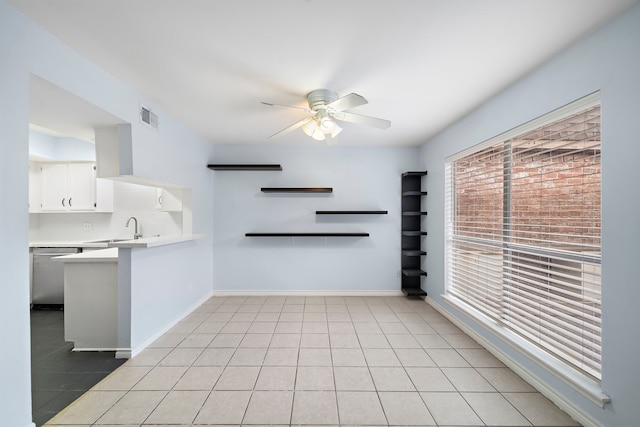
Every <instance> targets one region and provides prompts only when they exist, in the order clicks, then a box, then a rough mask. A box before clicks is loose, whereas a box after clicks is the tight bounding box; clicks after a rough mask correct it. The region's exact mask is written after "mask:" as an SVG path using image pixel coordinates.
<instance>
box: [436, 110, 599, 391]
mask: <svg viewBox="0 0 640 427" xmlns="http://www.w3.org/2000/svg"><path fill="white" fill-rule="evenodd" d="M600 177H601V173H600V106H599V105H592V106H590V107H588V108H581V109H580V111H577V112H576V111H575V108H574V111H573V112H572V113H571V114H568V115H567V114H566V113H565V114H564V115H563V116H562V117H561V118H556V119H554V120H553V121H550V122H549V121H547V123H545V124H542V125H539V126H536V127H535V128H533V129H528V130H526V131H522V133H519V134H518V133H517V132H515V133H514V132H510V136H509V137H508V138H507V139H502V140H498V141H494V143H491V144H490V145H488V146H487V145H483V146H482V148H480V149H478V150H477V151H475V152H468V151H467V152H465V153H464V155H462V156H461V157H458V158H456V159H454V160H452V161H450V162H448V163H447V243H446V244H447V275H448V276H447V293H448V294H449V295H450V296H454V297H456V298H458V299H460V300H462V301H463V302H465V303H466V304H467V305H469V306H471V307H473V308H474V309H475V310H477V311H479V312H480V313H482V315H484V316H486V317H488V318H489V319H491V320H492V321H494V322H496V323H497V324H498V325H500V326H503V327H505V328H507V329H509V330H510V331H512V332H514V333H515V334H517V335H518V336H519V337H520V338H522V339H526V340H527V341H529V342H530V343H533V344H535V345H536V346H538V347H540V348H541V349H543V350H544V351H546V352H547V353H548V354H549V355H550V356H552V357H556V358H558V359H560V360H562V361H564V362H565V363H566V364H568V365H570V366H572V367H574V368H576V369H578V370H579V371H581V372H583V373H584V374H587V375H588V376H590V377H592V378H595V379H597V380H599V379H600V372H601V357H600V354H601V322H600V312H601V310H600V309H601V299H600V258H601V252H600V194H601V190H600V181H601V179H600Z"/></svg>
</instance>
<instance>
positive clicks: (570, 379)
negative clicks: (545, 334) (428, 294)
mask: <svg viewBox="0 0 640 427" xmlns="http://www.w3.org/2000/svg"><path fill="white" fill-rule="evenodd" d="M442 297H443V298H444V300H445V301H446V302H447V303H448V304H450V305H451V306H453V307H455V308H456V309H458V310H460V311H461V312H462V313H464V314H465V315H467V316H469V317H471V318H472V319H473V320H475V321H476V322H477V323H478V324H479V325H481V326H482V327H484V328H485V329H486V330H488V331H489V332H491V333H492V334H493V335H495V336H496V337H498V338H500V339H501V340H502V341H503V342H504V343H506V344H508V345H509V346H511V347H512V348H514V349H515V350H517V351H519V352H520V353H522V354H523V355H525V356H527V357H528V358H529V359H531V360H533V361H534V362H536V363H537V364H538V365H540V366H541V367H543V368H544V369H545V370H547V371H548V372H550V373H551V374H553V375H554V376H555V377H557V378H559V379H561V380H562V381H563V382H564V383H566V384H567V385H568V386H570V387H571V388H573V389H574V390H576V391H577V392H579V393H580V394H582V395H583V396H585V397H586V398H588V399H589V400H591V401H592V402H593V403H595V404H597V405H598V406H600V407H601V408H602V407H604V405H605V404H607V403H608V402H610V401H611V398H610V397H609V396H607V395H606V394H605V393H604V392H603V391H602V389H601V388H600V384H599V383H598V382H596V381H594V380H592V379H590V378H588V377H587V376H585V375H583V374H581V373H579V372H578V371H576V370H574V369H571V368H570V367H569V366H567V365H565V364H564V363H562V362H560V361H559V360H557V359H555V358H554V357H552V356H549V355H548V354H547V353H546V352H544V351H542V350H541V349H539V348H537V347H536V346H534V345H533V344H531V343H529V342H528V341H526V340H524V339H523V338H520V337H519V336H517V335H516V334H514V333H512V332H511V331H509V330H507V329H506V328H503V327H501V326H499V325H497V324H496V323H494V322H491V321H489V320H488V319H487V318H486V317H485V316H483V315H482V314H480V313H479V312H478V311H476V310H475V309H473V308H472V307H471V306H469V305H467V304H465V303H464V302H463V301H460V300H459V299H457V298H455V297H453V296H451V295H442ZM430 304H431V305H432V306H434V308H438V304H436V303H435V302H433V301H430ZM441 312H442V314H443V315H445V316H446V317H447V318H448V319H449V320H451V321H452V322H454V323H455V324H456V326H458V327H460V328H461V329H462V330H463V331H464V332H465V333H468V334H469V335H471V336H472V338H474V339H475V340H477V341H479V342H481V343H482V345H483V346H484V347H486V348H488V349H491V352H492V353H494V355H495V353H496V352H497V353H498V354H500V355H501V356H503V357H501V358H500V359H501V360H502V361H504V358H507V359H510V360H512V359H511V358H510V357H509V356H507V355H505V354H504V353H502V352H501V351H500V350H499V349H498V348H497V347H495V346H494V345H492V344H491V343H490V342H488V341H487V340H486V339H484V338H482V337H481V336H480V335H479V334H477V333H476V332H475V331H473V330H472V329H471V328H469V326H468V325H466V324H464V323H463V322H461V321H460V320H459V319H457V318H455V317H453V316H452V315H451V313H448V312H446V311H444V310H441Z"/></svg>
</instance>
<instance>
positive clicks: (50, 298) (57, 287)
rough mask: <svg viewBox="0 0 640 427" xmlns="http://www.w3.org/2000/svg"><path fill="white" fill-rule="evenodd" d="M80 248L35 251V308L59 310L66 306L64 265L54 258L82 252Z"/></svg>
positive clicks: (33, 296)
mask: <svg viewBox="0 0 640 427" xmlns="http://www.w3.org/2000/svg"><path fill="white" fill-rule="evenodd" d="M81 251H82V249H80V248H34V249H33V295H32V300H31V303H32V304H33V307H34V308H47V307H49V308H52V307H55V308H58V307H62V306H63V305H64V263H62V262H56V261H53V260H52V258H54V257H57V256H62V255H71V254H77V253H78V252H81Z"/></svg>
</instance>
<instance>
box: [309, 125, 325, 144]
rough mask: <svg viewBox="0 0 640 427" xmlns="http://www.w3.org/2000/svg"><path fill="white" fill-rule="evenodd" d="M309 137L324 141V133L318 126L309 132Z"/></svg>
mask: <svg viewBox="0 0 640 427" xmlns="http://www.w3.org/2000/svg"><path fill="white" fill-rule="evenodd" d="M311 138H313V139H315V140H316V141H324V138H325V134H324V132H323V131H322V130H321V129H320V127H316V130H314V131H313V133H312V134H311Z"/></svg>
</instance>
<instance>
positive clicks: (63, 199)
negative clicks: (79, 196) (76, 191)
mask: <svg viewBox="0 0 640 427" xmlns="http://www.w3.org/2000/svg"><path fill="white" fill-rule="evenodd" d="M65 199H66V197H63V198H62V206H65V207H66V206H67V205H65V204H64V201H65Z"/></svg>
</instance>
